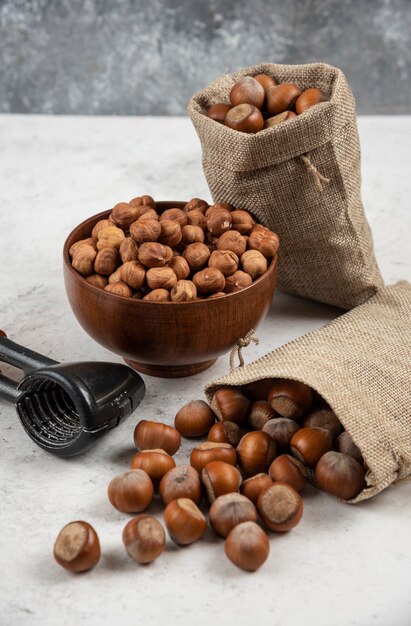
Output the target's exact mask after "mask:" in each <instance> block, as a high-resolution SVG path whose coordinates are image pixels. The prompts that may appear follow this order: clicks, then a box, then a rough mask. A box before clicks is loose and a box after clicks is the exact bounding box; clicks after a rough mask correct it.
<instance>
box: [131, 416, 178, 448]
mask: <svg viewBox="0 0 411 626" xmlns="http://www.w3.org/2000/svg"><path fill="white" fill-rule="evenodd" d="M134 443H135V446H136V448H138V449H139V450H153V449H161V450H164V451H165V452H167V454H169V455H170V456H173V454H175V453H176V452H177V450H178V449H179V447H180V444H181V435H180V433H179V432H178V431H177V430H176V429H175V428H173V427H172V426H169V425H168V424H163V423H161V422H150V421H149V420H140V421H139V422H138V424H137V425H136V427H135V429H134Z"/></svg>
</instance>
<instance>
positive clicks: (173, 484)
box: [159, 465, 202, 504]
mask: <svg viewBox="0 0 411 626" xmlns="http://www.w3.org/2000/svg"><path fill="white" fill-rule="evenodd" d="M159 493H160V496H161V499H162V500H163V502H164V504H169V503H170V502H172V500H177V498H189V499H190V500H192V501H193V502H195V503H196V504H200V502H201V497H202V492H201V481H200V476H199V475H198V472H197V471H196V470H195V469H194V467H191V465H181V466H179V467H175V468H173V469H171V470H170V471H168V472H167V474H165V475H164V476H163V478H162V479H161V482H160V487H159Z"/></svg>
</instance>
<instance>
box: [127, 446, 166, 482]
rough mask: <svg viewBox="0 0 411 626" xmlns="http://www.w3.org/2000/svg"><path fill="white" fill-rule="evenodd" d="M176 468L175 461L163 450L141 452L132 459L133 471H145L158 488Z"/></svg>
mask: <svg viewBox="0 0 411 626" xmlns="http://www.w3.org/2000/svg"><path fill="white" fill-rule="evenodd" d="M175 466H176V463H175V461H174V459H173V458H172V457H171V456H170V455H169V454H167V452H166V451H165V450H162V449H161V448H157V449H153V450H140V451H139V452H137V454H135V455H134V456H133V458H132V459H131V469H133V470H134V469H142V470H144V471H145V472H146V473H147V474H148V475H149V476H150V478H151V480H152V481H153V483H154V484H155V485H156V486H157V485H158V483H159V482H160V480H162V478H163V476H165V475H166V474H167V472H169V471H170V470H171V469H173V468H175Z"/></svg>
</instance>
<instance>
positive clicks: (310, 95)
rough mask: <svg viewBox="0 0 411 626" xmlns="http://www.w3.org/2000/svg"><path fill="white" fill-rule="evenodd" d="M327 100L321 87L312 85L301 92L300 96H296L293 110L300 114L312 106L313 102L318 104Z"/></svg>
mask: <svg viewBox="0 0 411 626" xmlns="http://www.w3.org/2000/svg"><path fill="white" fill-rule="evenodd" d="M327 100H329V97H328V96H326V95H325V93H324V92H323V91H321V89H318V87H312V88H311V89H306V90H305V91H303V92H302V94H301V95H300V96H298V98H297V100H296V101H295V110H296V113H297V115H301V113H304V111H306V110H307V109H309V108H310V107H312V106H314V105H315V104H319V103H320V102H326V101H327Z"/></svg>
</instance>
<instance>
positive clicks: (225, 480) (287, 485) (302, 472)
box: [54, 379, 366, 571]
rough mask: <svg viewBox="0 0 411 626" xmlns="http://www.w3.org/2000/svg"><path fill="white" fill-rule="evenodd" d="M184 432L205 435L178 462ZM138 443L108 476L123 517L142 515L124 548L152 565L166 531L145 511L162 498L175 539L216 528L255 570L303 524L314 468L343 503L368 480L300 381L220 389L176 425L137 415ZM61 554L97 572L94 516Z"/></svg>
mask: <svg viewBox="0 0 411 626" xmlns="http://www.w3.org/2000/svg"><path fill="white" fill-rule="evenodd" d="M181 437H185V438H188V439H198V438H199V437H207V440H206V441H203V442H202V443H198V442H196V444H195V446H194V447H193V448H192V450H191V454H190V458H189V460H187V462H186V463H185V464H183V465H178V466H177V465H176V462H175V460H174V458H173V456H174V455H175V454H176V452H177V450H178V449H179V447H180V444H181ZM134 443H135V445H136V447H137V449H138V451H137V452H136V454H135V455H134V456H133V458H132V459H131V469H130V470H128V471H126V472H124V473H123V474H120V475H119V476H116V477H114V478H113V479H112V480H111V482H110V484H109V485H108V499H109V501H110V503H111V505H112V506H113V507H115V508H116V509H117V510H119V511H121V512H122V513H126V514H136V513H137V514H138V515H137V516H136V517H133V518H132V519H131V520H129V521H128V522H127V524H126V525H125V527H124V530H123V543H124V546H125V549H126V551H127V553H128V554H129V556H130V557H131V558H133V559H134V560H135V561H136V562H138V563H150V562H151V561H154V560H155V559H157V558H158V557H159V556H160V555H161V553H162V552H163V550H164V546H165V541H166V534H165V530H164V527H163V525H162V523H161V522H160V521H159V520H158V519H156V518H155V517H154V516H152V515H150V514H149V513H147V512H145V511H147V509H148V508H149V507H150V505H151V503H152V501H153V499H154V498H155V497H157V496H156V494H158V497H159V498H160V499H161V501H162V502H163V505H164V507H165V508H164V514H163V520H164V525H165V527H166V529H167V531H168V534H169V536H170V538H171V540H172V541H173V542H175V543H176V544H177V545H179V546H186V545H189V544H192V543H194V542H196V541H198V540H200V539H201V538H202V537H203V536H204V534H205V532H206V530H207V528H208V525H210V526H211V528H212V529H213V531H214V532H215V533H216V534H217V535H218V536H220V537H222V538H223V539H224V540H225V543H224V550H225V554H226V556H227V557H228V559H229V560H230V561H231V562H232V563H233V564H234V565H236V566H237V567H239V568H241V569H243V570H245V571H255V570H257V569H258V568H259V567H260V566H261V565H262V564H263V563H264V562H265V561H266V559H267V558H268V555H269V551H270V542H269V539H268V534H267V532H268V531H272V532H275V533H284V532H287V531H290V530H291V529H293V528H294V527H295V526H297V524H298V523H299V522H300V520H301V518H302V515H303V501H302V498H301V495H300V492H301V491H303V489H304V487H305V485H306V483H307V481H308V479H309V477H310V476H312V474H313V473H314V474H315V481H316V484H317V485H318V486H319V487H320V488H321V489H323V490H324V491H327V492H328V493H330V494H332V495H334V496H336V497H338V498H340V499H342V500H350V499H352V498H355V496H357V495H358V494H359V493H360V492H361V491H362V489H364V488H365V486H366V481H365V472H366V467H365V464H364V460H363V458H362V455H361V452H360V450H359V448H358V447H357V446H356V444H355V443H354V441H353V440H352V438H351V437H350V435H349V434H348V432H346V431H345V430H344V428H343V426H342V424H341V422H340V421H339V419H338V418H337V416H336V415H335V413H334V412H333V411H332V410H331V408H330V407H329V406H328V405H327V404H326V403H325V402H324V401H323V399H322V398H321V397H320V396H318V394H316V393H315V392H314V391H313V390H312V389H311V388H310V387H308V386H307V385H305V384H303V383H301V382H298V381H295V380H287V379H270V380H268V379H265V380H262V381H258V382H255V383H250V384H248V385H245V386H243V387H241V388H231V387H226V388H224V387H222V388H220V389H218V390H217V391H216V392H215V394H214V396H213V398H212V401H211V403H210V405H208V404H207V403H206V402H204V401H203V400H193V401H191V402H189V403H188V404H186V405H184V406H183V407H182V408H181V409H180V410H179V411H178V412H177V414H176V416H175V419H174V427H173V426H170V425H168V424H163V423H161V422H154V421H148V420H141V421H139V422H138V423H137V425H136V427H135V430H134ZM207 517H208V520H207ZM54 555H55V558H56V560H57V561H58V563H60V564H61V565H62V566H63V567H65V568H66V569H69V570H71V571H85V570H87V569H91V567H93V566H94V565H95V564H96V563H97V561H98V559H99V557H100V544H99V540H98V536H97V533H96V531H95V530H94V529H93V527H92V526H90V525H89V524H88V523H87V522H82V521H76V522H71V523H70V524H68V525H67V526H65V527H64V528H63V530H62V531H61V532H60V534H59V536H58V538H57V541H56V543H55V547H54Z"/></svg>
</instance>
